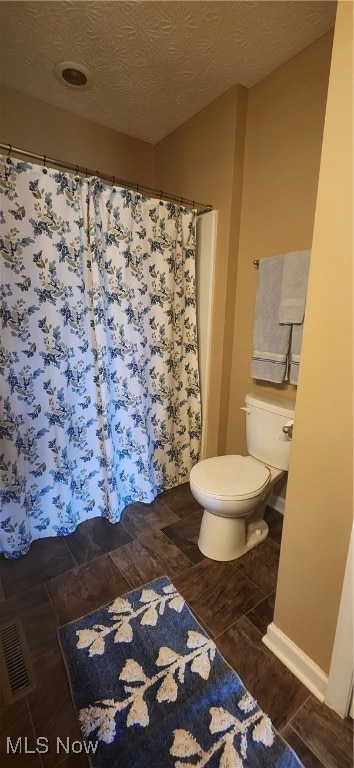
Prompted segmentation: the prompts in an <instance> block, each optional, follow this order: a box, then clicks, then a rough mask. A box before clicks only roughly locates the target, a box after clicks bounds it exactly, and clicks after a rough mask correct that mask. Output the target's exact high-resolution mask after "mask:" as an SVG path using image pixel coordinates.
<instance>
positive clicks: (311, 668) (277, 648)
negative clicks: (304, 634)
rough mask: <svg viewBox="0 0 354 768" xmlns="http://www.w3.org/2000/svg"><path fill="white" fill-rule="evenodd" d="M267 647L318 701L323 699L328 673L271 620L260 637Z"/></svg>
mask: <svg viewBox="0 0 354 768" xmlns="http://www.w3.org/2000/svg"><path fill="white" fill-rule="evenodd" d="M262 641H263V643H264V645H266V646H267V648H269V650H270V651H272V653H274V655H275V656H277V658H278V659H280V661H282V662H283V664H285V666H286V667H287V668H288V669H290V671H291V672H292V673H293V674H294V675H295V677H297V678H298V680H300V681H301V682H302V683H303V684H304V685H306V688H308V689H309V691H311V693H313V695H314V696H316V698H317V699H319V701H322V702H323V701H324V700H325V695H326V691H327V683H328V675H326V674H325V673H324V672H323V670H322V669H321V668H320V667H319V666H318V665H317V664H315V662H314V661H313V660H312V659H310V657H309V656H307V655H306V653H304V652H303V651H302V650H301V649H300V648H299V647H298V646H297V645H295V643H293V641H292V640H290V638H289V637H287V635H285V634H284V632H282V631H281V630H280V629H278V627H277V626H276V625H275V624H274V622H272V623H271V624H269V625H268V628H267V634H266V635H264V637H262Z"/></svg>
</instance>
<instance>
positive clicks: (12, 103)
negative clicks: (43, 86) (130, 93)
mask: <svg viewBox="0 0 354 768" xmlns="http://www.w3.org/2000/svg"><path fill="white" fill-rule="evenodd" d="M0 107H1V111H0V141H1V142H3V143H5V144H12V146H16V147H20V148H22V149H28V150H30V151H32V152H35V153H38V154H46V155H48V156H51V157H55V158H57V159H58V160H66V161H67V162H69V163H74V164H76V163H77V164H78V165H82V166H84V167H86V166H87V167H88V168H92V169H93V170H96V169H97V170H99V171H101V172H102V173H106V174H107V175H113V174H115V175H116V176H118V177H120V178H122V179H126V180H127V181H133V182H135V181H137V182H139V183H140V184H147V185H148V186H154V182H155V174H154V147H153V146H152V145H151V144H148V143H147V142H145V141H140V140H139V139H134V138H132V137H131V136H126V134H124V133H118V132H117V131H113V130H111V129H110V128H105V127H104V126H102V125H98V124H97V123H93V122H91V121H90V120H85V119H84V118H82V117H78V116H77V115H74V114H72V113H70V112H67V111H66V110H64V109H59V108H58V107H54V106H52V105H51V104H45V102H44V101H39V100H38V99H33V98H32V97H31V96H26V95H25V94H22V93H18V91H14V90H12V89H11V88H5V87H4V86H3V87H2V89H1V103H0Z"/></svg>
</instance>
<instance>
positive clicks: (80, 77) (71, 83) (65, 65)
mask: <svg viewBox="0 0 354 768" xmlns="http://www.w3.org/2000/svg"><path fill="white" fill-rule="evenodd" d="M54 74H55V76H56V78H57V79H58V80H59V82H60V83H61V84H62V85H66V86H67V87H68V88H75V90H78V89H79V88H80V89H81V90H87V88H91V86H92V83H93V79H92V75H91V72H89V70H88V69H87V67H85V65H84V64H77V62H75V61H60V62H59V63H58V64H56V65H55V67H54Z"/></svg>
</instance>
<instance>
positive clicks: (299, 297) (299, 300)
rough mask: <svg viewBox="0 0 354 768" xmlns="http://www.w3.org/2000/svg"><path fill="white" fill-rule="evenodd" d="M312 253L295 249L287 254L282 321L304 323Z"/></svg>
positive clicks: (281, 300)
mask: <svg viewBox="0 0 354 768" xmlns="http://www.w3.org/2000/svg"><path fill="white" fill-rule="evenodd" d="M310 255H311V251H294V252H292V253H287V254H286V255H285V261H284V270H283V279H282V286H281V298H280V307H279V322H280V323H302V321H303V319H304V314H305V302H306V291H307V280H308V274H309V267H310Z"/></svg>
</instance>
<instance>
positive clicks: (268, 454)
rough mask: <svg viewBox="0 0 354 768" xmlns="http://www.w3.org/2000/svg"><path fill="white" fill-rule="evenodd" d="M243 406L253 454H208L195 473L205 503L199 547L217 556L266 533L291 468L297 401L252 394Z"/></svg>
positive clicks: (239, 551) (194, 487) (238, 550)
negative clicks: (277, 487)
mask: <svg viewBox="0 0 354 768" xmlns="http://www.w3.org/2000/svg"><path fill="white" fill-rule="evenodd" d="M242 410H243V411H245V413H246V441H247V450H248V451H249V455H248V456H216V457H215V458H212V459H204V461H200V462H199V463H198V464H196V465H195V466H194V467H193V469H192V470H191V473H190V479H189V482H190V487H191V491H192V494H193V496H194V498H195V499H196V500H197V501H198V502H199V504H201V505H202V506H203V507H204V514H203V518H202V523H201V526H200V533H199V539H198V547H199V549H200V551H201V552H202V553H203V554H204V555H206V556H207V557H210V558H211V559H212V560H234V559H235V558H237V557H241V555H244V554H245V552H248V551H249V550H250V549H252V547H255V546H256V545H257V544H259V543H260V542H261V541H263V539H265V538H266V536H267V535H268V526H267V523H266V522H265V521H264V520H263V515H264V510H265V507H266V504H267V503H268V501H269V498H270V496H271V494H272V488H273V485H274V484H275V483H276V482H277V480H279V479H280V478H281V477H282V476H283V475H284V474H285V472H286V471H287V470H288V467H289V458H290V447H291V437H292V426H293V423H294V422H293V419H294V411H295V401H294V400H292V399H290V398H287V399H285V398H282V397H277V396H272V395H258V394H248V395H246V398H245V406H244V407H243V408H242Z"/></svg>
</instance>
